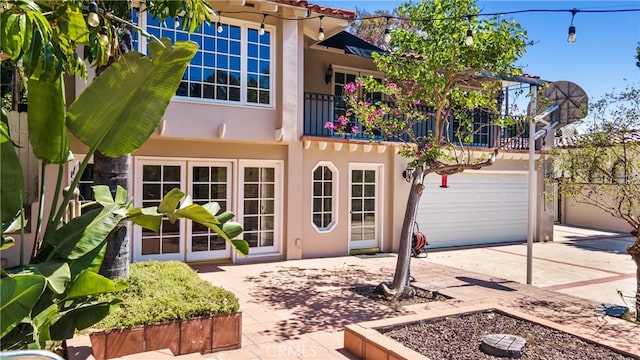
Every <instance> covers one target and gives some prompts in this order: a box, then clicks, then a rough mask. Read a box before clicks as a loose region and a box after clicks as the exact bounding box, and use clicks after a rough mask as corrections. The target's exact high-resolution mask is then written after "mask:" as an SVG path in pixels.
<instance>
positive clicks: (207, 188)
mask: <svg viewBox="0 0 640 360" xmlns="http://www.w3.org/2000/svg"><path fill="white" fill-rule="evenodd" d="M188 167H189V169H188V174H189V189H191V190H190V192H189V194H190V195H191V197H192V198H193V203H194V204H199V205H204V204H206V203H209V202H217V203H218V204H219V205H220V212H219V213H223V212H225V211H227V210H231V194H232V190H233V189H232V182H231V181H232V175H233V174H232V166H231V162H213V163H211V162H189V163H188ZM232 221H237V219H233V220H232ZM230 254H231V253H230V246H229V243H228V242H227V241H226V240H225V239H223V238H222V237H220V236H219V235H218V234H216V233H215V232H214V231H213V230H211V229H209V228H208V227H206V226H204V225H200V224H198V223H195V222H193V221H190V220H189V221H187V261H197V260H210V259H224V258H228V257H230Z"/></svg>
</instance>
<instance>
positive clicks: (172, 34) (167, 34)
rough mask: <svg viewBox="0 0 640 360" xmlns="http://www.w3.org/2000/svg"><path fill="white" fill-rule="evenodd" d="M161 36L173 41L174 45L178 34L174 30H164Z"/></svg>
mask: <svg viewBox="0 0 640 360" xmlns="http://www.w3.org/2000/svg"><path fill="white" fill-rule="evenodd" d="M160 35H161V36H162V37H168V38H169V39H171V43H173V41H174V40H175V39H176V32H175V31H173V30H169V29H165V28H162V30H161V31H160Z"/></svg>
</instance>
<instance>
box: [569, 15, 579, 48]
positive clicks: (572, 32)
mask: <svg viewBox="0 0 640 360" xmlns="http://www.w3.org/2000/svg"><path fill="white" fill-rule="evenodd" d="M579 11H580V10H578V9H572V10H571V25H569V35H568V36H567V42H568V43H570V44H572V43H574V42H576V27H575V26H573V18H574V17H575V16H576V14H577V13H578V12H579Z"/></svg>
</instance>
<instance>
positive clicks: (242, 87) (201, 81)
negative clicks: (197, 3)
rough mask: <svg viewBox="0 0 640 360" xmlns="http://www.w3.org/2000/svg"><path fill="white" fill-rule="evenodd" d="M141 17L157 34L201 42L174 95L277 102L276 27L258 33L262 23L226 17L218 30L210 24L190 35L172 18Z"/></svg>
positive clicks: (141, 43) (141, 44)
mask: <svg viewBox="0 0 640 360" xmlns="http://www.w3.org/2000/svg"><path fill="white" fill-rule="evenodd" d="M134 20H135V19H134ZM139 22H140V24H141V26H143V27H146V30H147V31H148V32H149V33H150V34H152V35H154V36H156V37H158V38H162V37H167V38H170V39H171V40H172V41H187V40H191V41H193V42H195V43H197V44H198V52H197V53H196V55H195V56H194V57H193V60H192V61H191V63H190V64H189V66H188V67H187V70H186V71H185V73H184V75H183V77H182V82H181V83H180V87H179V88H178V90H177V91H176V96H178V97H180V98H183V99H185V100H186V99H188V100H195V99H198V100H202V101H207V102H215V103H227V104H238V105H254V106H263V107H272V106H273V96H274V89H273V85H272V84H273V81H272V80H273V79H272V76H273V65H274V64H273V58H274V44H273V37H272V34H273V27H270V26H267V27H266V31H265V32H264V34H262V35H260V33H259V30H260V24H255V23H246V22H241V21H237V20H233V19H228V21H227V22H226V23H222V31H220V32H218V31H217V29H216V24H215V23H211V24H205V25H203V26H202V27H201V28H199V29H197V30H195V31H194V32H193V33H191V34H189V33H188V32H187V31H182V30H180V26H177V27H176V26H175V25H176V24H175V23H174V21H168V20H167V21H160V20H159V19H153V18H152V17H151V16H150V15H148V16H146V17H142V18H141V19H140V20H139ZM179 22H180V24H181V20H179ZM138 39H139V35H137V33H136V34H135V35H134V41H135V44H134V46H137V48H138V49H139V50H140V52H142V53H146V41H138Z"/></svg>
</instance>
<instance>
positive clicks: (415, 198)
mask: <svg viewBox="0 0 640 360" xmlns="http://www.w3.org/2000/svg"><path fill="white" fill-rule="evenodd" d="M422 179H423V173H422V168H421V167H418V168H416V170H415V172H414V175H413V181H412V183H411V191H410V192H409V198H408V200H407V207H406V209H405V213H404V221H403V223H402V232H401V234H400V248H399V249H398V260H397V261H396V270H395V273H394V275H393V282H392V283H391V285H390V286H389V284H387V283H381V284H380V285H378V287H377V290H376V291H377V292H378V293H381V294H383V295H385V296H386V297H387V298H393V297H396V298H404V297H412V296H414V295H415V291H413V288H411V287H410V286H409V268H410V267H411V239H412V235H413V232H412V231H411V230H412V229H413V226H414V224H415V221H416V213H417V211H418V205H419V204H420V198H421V197H422V192H423V191H424V185H423V184H422Z"/></svg>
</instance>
